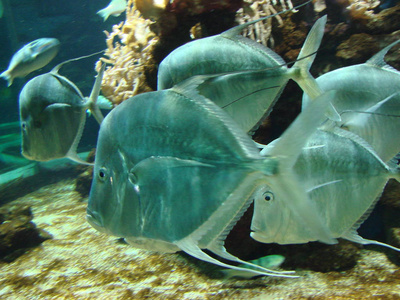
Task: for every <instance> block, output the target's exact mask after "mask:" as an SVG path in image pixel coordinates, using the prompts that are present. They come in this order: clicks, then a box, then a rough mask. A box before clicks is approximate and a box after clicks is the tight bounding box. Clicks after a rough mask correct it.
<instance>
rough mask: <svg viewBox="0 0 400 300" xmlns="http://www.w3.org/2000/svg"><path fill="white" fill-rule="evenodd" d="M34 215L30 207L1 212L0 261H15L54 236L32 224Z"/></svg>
mask: <svg viewBox="0 0 400 300" xmlns="http://www.w3.org/2000/svg"><path fill="white" fill-rule="evenodd" d="M32 219H33V214H32V211H31V208H30V207H29V206H25V207H21V208H17V209H15V210H7V209H5V208H2V209H1V210H0V259H1V260H3V261H6V262H11V261H14V260H15V259H16V258H18V257H19V256H21V255H22V254H24V253H25V252H26V251H27V249H28V248H30V247H35V246H38V245H40V244H41V243H42V242H43V241H45V240H47V239H50V238H52V236H51V235H50V234H49V233H47V232H45V231H44V230H42V229H38V228H36V225H35V224H34V223H33V222H31V221H32Z"/></svg>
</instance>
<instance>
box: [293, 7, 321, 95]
mask: <svg viewBox="0 0 400 300" xmlns="http://www.w3.org/2000/svg"><path fill="white" fill-rule="evenodd" d="M326 20H327V16H326V15H325V16H323V17H321V18H319V19H318V20H317V22H315V24H314V26H313V27H312V28H311V30H310V32H309V33H308V36H307V38H306V41H305V42H304V45H303V48H301V51H300V53H299V56H298V57H297V60H296V63H295V64H294V65H293V67H292V68H291V72H292V74H293V75H292V79H293V80H295V81H296V82H297V83H298V85H300V87H301V88H302V89H303V91H304V92H305V93H306V94H307V95H308V96H309V97H310V98H311V99H314V98H316V97H318V96H319V95H320V94H321V93H322V92H321V89H320V88H319V86H318V85H317V82H316V81H315V79H314V78H313V77H312V76H311V74H310V68H311V65H312V63H313V62H314V59H315V56H316V53H317V50H318V48H319V46H320V44H321V40H322V36H323V35H324V28H325V24H326Z"/></svg>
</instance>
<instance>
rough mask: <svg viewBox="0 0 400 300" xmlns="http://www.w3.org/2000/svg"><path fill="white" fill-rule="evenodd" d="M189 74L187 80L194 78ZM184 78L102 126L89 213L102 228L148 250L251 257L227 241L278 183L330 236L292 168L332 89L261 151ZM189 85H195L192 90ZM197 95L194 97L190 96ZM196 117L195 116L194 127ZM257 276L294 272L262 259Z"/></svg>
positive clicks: (125, 106) (323, 235)
mask: <svg viewBox="0 0 400 300" xmlns="http://www.w3.org/2000/svg"><path fill="white" fill-rule="evenodd" d="M188 81H189V82H190V81H191V79H188ZM187 87H190V85H189V84H188V83H185V82H184V83H182V84H181V85H178V86H175V87H173V88H172V89H167V90H162V91H156V92H149V93H144V94H140V95H137V96H135V97H133V98H130V99H128V100H126V101H124V102H123V103H122V104H120V105H119V106H117V107H116V108H114V109H113V110H112V111H111V112H110V113H109V114H108V115H107V117H106V118H105V119H104V121H103V123H102V124H101V126H100V133H99V138H98V143H97V153H96V159H95V167H94V178H93V182H92V187H91V191H90V196H89V203H88V208H87V220H88V222H89V223H90V224H91V225H92V226H93V227H94V228H95V229H97V230H99V231H103V232H106V233H108V234H112V235H115V236H118V237H123V238H125V239H126V240H127V241H128V242H129V243H130V244H132V245H134V246H136V247H138V248H142V249H147V250H153V251H160V252H175V251H178V250H183V251H185V252H186V253H188V254H190V255H192V256H194V257H196V258H198V259H201V260H204V261H207V262H210V263H213V264H216V265H219V266H222V267H226V268H230V269H235V270H245V271H246V272H249V270H247V269H243V268H241V267H236V266H233V265H229V264H225V263H222V262H220V261H219V260H217V259H215V258H212V257H211V256H209V255H208V254H206V253H205V252H203V251H202V250H201V249H208V250H210V251H211V252H213V253H214V254H216V255H218V256H220V257H222V258H225V259H227V260H231V261H235V262H238V263H244V264H248V263H246V262H244V261H242V260H240V259H238V258H237V257H235V256H233V255H231V254H229V253H228V252H227V251H226V250H225V248H224V240H225V238H226V235H227V234H228V233H229V231H230V230H231V228H232V227H233V226H234V224H235V223H236V221H237V220H238V219H239V218H240V217H241V216H242V214H243V213H244V211H245V210H246V209H247V208H248V206H249V205H250V203H251V202H252V200H253V195H254V194H257V193H258V190H260V189H264V188H265V186H267V185H268V186H273V187H275V188H276V193H277V194H279V195H280V197H281V199H282V200H283V201H285V203H284V204H282V205H284V206H286V207H288V208H289V209H291V210H293V216H294V218H296V219H298V221H299V223H302V226H304V227H305V228H308V229H309V230H310V231H311V232H313V233H314V234H316V235H318V236H319V238H318V240H320V241H323V242H326V243H334V242H335V240H334V239H332V238H331V236H330V233H329V231H327V230H326V228H325V227H324V225H323V221H322V220H320V219H319V217H318V216H317V215H315V214H314V212H315V211H314V207H313V205H312V204H310V201H309V200H308V198H307V195H306V192H305V190H304V189H303V188H302V187H301V185H300V184H299V182H298V180H297V179H295V178H294V177H293V175H294V174H293V170H292V166H293V164H294V161H296V160H297V156H298V155H299V154H300V151H301V150H302V148H303V146H304V142H305V141H306V140H307V139H308V137H309V135H310V134H312V133H313V132H314V131H315V130H316V128H317V126H318V125H319V124H320V123H321V122H322V120H323V118H324V116H323V112H324V111H325V110H326V106H327V104H328V103H329V100H330V97H319V98H318V99H316V101H314V102H313V104H312V105H311V106H310V107H309V108H308V109H307V110H305V111H303V112H302V113H301V114H300V116H299V117H298V118H297V119H296V120H295V121H294V123H293V125H292V126H290V127H289V129H288V130H287V131H286V132H285V133H284V134H283V136H282V137H281V140H280V141H279V142H278V143H276V145H275V148H276V151H277V152H274V151H272V152H271V156H269V157H267V158H265V157H261V156H260V154H259V151H258V149H257V147H256V146H255V144H254V142H253V141H252V140H251V138H250V137H249V136H248V135H247V134H246V133H245V132H244V131H243V130H242V129H241V128H240V127H238V125H237V124H236V123H235V122H234V121H233V120H232V119H231V118H230V117H229V115H227V114H226V113H225V112H224V111H223V110H222V109H221V108H220V107H218V106H217V105H216V104H215V103H213V102H212V101H211V100H209V99H207V98H205V97H203V96H201V95H197V98H196V99H194V98H192V96H190V97H189V96H187V94H186V92H187V91H188V89H187ZM189 90H190V89H189ZM193 97H194V96H193ZM193 124H196V126H195V127H193ZM250 272H253V274H257V275H271V276H286V277H288V276H292V275H288V274H287V272H283V273H282V272H278V271H273V270H268V269H265V268H262V267H257V270H250Z"/></svg>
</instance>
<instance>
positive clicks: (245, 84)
mask: <svg viewBox="0 0 400 300" xmlns="http://www.w3.org/2000/svg"><path fill="white" fill-rule="evenodd" d="M263 19H265V18H263ZM263 19H260V20H263ZM260 20H257V21H254V22H250V23H246V24H242V25H239V26H236V27H234V28H232V29H229V30H227V31H225V32H223V33H221V34H219V35H215V36H211V37H207V38H203V39H199V40H195V41H192V42H190V43H187V44H185V45H183V46H181V47H179V48H177V49H175V50H174V51H172V52H171V53H170V54H169V55H168V56H167V57H166V58H165V59H164V60H163V61H162V62H161V64H160V66H159V70H158V90H162V89H166V88H171V87H172V86H174V85H176V84H178V83H180V82H182V81H184V80H185V79H187V78H190V77H192V76H195V75H204V84H202V85H201V86H199V87H198V89H197V90H198V91H199V93H200V94H202V95H203V96H205V97H207V98H209V99H211V100H212V101H214V102H215V103H216V104H217V105H218V106H220V107H223V108H224V109H225V111H226V112H227V113H228V114H230V115H231V116H232V117H233V119H234V120H235V121H236V122H237V123H238V124H239V126H240V127H242V128H243V129H244V130H245V131H246V132H250V133H251V132H253V131H254V130H255V129H257V127H258V126H259V124H260V123H261V121H262V120H263V119H264V118H265V117H266V116H267V115H268V114H269V112H270V111H271V109H272V106H273V105H274V103H275V102H276V100H277V99H278V98H279V96H280V94H281V92H282V90H283V89H284V87H285V85H286V83H287V82H288V81H289V79H293V80H295V81H296V82H297V83H298V84H299V85H300V87H301V88H302V89H303V90H304V91H305V93H307V94H309V95H310V97H311V98H315V97H317V96H318V95H320V94H321V91H320V89H319V88H318V86H317V85H316V83H315V80H314V78H313V77H312V76H311V74H310V73H309V69H310V67H311V65H312V62H313V61H314V58H315V53H316V51H317V50H318V48H319V45H320V43H321V39H322V36H323V33H324V26H325V23H326V16H324V17H322V18H320V19H319V20H318V21H317V22H316V23H315V24H314V26H313V28H312V29H311V31H310V33H309V35H308V37H307V39H306V41H305V42H304V45H303V48H302V49H301V51H300V54H299V56H298V60H297V61H296V63H295V64H294V65H293V67H292V68H290V69H289V68H287V66H286V63H285V61H284V60H283V59H282V58H281V57H280V56H279V55H278V54H276V53H275V52H273V51H272V50H271V49H269V48H267V47H265V46H263V45H261V44H259V43H257V42H255V41H253V40H251V39H248V38H245V37H243V36H241V35H240V32H241V31H242V29H243V28H244V27H246V26H248V25H249V24H253V23H255V22H258V21H260ZM245 70H247V71H248V72H238V71H245ZM232 72H233V73H232Z"/></svg>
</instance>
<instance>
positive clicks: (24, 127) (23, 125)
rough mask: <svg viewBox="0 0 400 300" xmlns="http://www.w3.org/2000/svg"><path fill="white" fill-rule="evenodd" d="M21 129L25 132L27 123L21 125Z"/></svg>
mask: <svg viewBox="0 0 400 300" xmlns="http://www.w3.org/2000/svg"><path fill="white" fill-rule="evenodd" d="M21 127H22V129H23V130H25V129H26V123H25V122H23V123H21Z"/></svg>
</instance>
